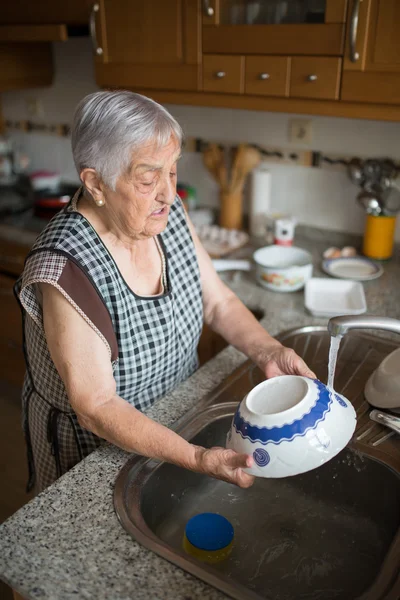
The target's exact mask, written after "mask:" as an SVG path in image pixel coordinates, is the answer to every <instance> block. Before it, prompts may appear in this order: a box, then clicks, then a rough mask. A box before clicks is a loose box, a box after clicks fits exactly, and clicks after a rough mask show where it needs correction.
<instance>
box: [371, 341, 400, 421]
mask: <svg viewBox="0 0 400 600" xmlns="http://www.w3.org/2000/svg"><path fill="white" fill-rule="evenodd" d="M364 393H365V397H366V399H367V400H368V402H369V403H370V404H372V406H377V407H378V408H389V409H398V408H400V348H397V350H394V351H393V352H391V353H390V354H388V356H386V358H384V359H383V361H382V362H381V364H380V365H379V367H378V368H377V369H376V370H375V371H374V372H373V373H372V375H371V376H370V378H369V379H368V381H367V385H366V386H365V392H364Z"/></svg>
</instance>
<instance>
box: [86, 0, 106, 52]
mask: <svg viewBox="0 0 400 600" xmlns="http://www.w3.org/2000/svg"><path fill="white" fill-rule="evenodd" d="M99 10H100V6H99V5H98V4H97V2H96V4H93V6H92V10H91V11H90V19H89V29H90V37H91V38H92V45H93V50H94V52H95V54H97V55H98V56H101V55H102V54H103V48H101V47H100V46H99V45H98V43H97V35H96V14H97V13H98V12H99Z"/></svg>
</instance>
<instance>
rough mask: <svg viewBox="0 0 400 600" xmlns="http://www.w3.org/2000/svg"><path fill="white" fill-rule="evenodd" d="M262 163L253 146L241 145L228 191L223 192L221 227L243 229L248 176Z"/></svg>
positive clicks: (234, 160)
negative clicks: (245, 187)
mask: <svg viewBox="0 0 400 600" xmlns="http://www.w3.org/2000/svg"><path fill="white" fill-rule="evenodd" d="M260 162H261V154H260V152H259V151H258V150H257V149H256V148H253V147H252V146H248V145H246V144H239V146H238V148H237V150H236V153H235V157H234V159H233V164H232V170H231V178H230V183H229V186H228V190H226V191H225V190H222V192H221V214H220V225H221V227H226V228H227V229H241V227H242V218H243V214H242V212H243V211H242V204H243V187H244V184H245V181H246V177H247V175H248V174H249V173H250V171H252V170H253V169H254V168H255V167H257V166H258V165H259V164H260Z"/></svg>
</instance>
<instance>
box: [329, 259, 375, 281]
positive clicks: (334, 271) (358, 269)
mask: <svg viewBox="0 0 400 600" xmlns="http://www.w3.org/2000/svg"><path fill="white" fill-rule="evenodd" d="M322 269H323V270H324V271H325V273H328V275H332V277H340V278H342V279H352V280H353V281H369V280H370V279H376V278H377V277H380V276H381V275H382V273H383V268H382V267H381V266H380V265H378V264H377V263H375V262H373V261H372V260H369V258H364V257H363V256H354V257H353V256H352V257H350V256H349V257H348V258H347V257H341V258H328V259H326V260H324V261H323V262H322Z"/></svg>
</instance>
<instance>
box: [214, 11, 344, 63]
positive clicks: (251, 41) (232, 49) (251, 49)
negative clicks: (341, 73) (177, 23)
mask: <svg viewBox="0 0 400 600" xmlns="http://www.w3.org/2000/svg"><path fill="white" fill-rule="evenodd" d="M346 7H347V0H263V1H254V0H204V1H203V51H204V52H205V53H230V54H269V55H271V54H292V55H293V54H301V55H311V56H312V55H327V56H329V55H331V56H340V55H342V54H343V48H344V34H345V20H346Z"/></svg>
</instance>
